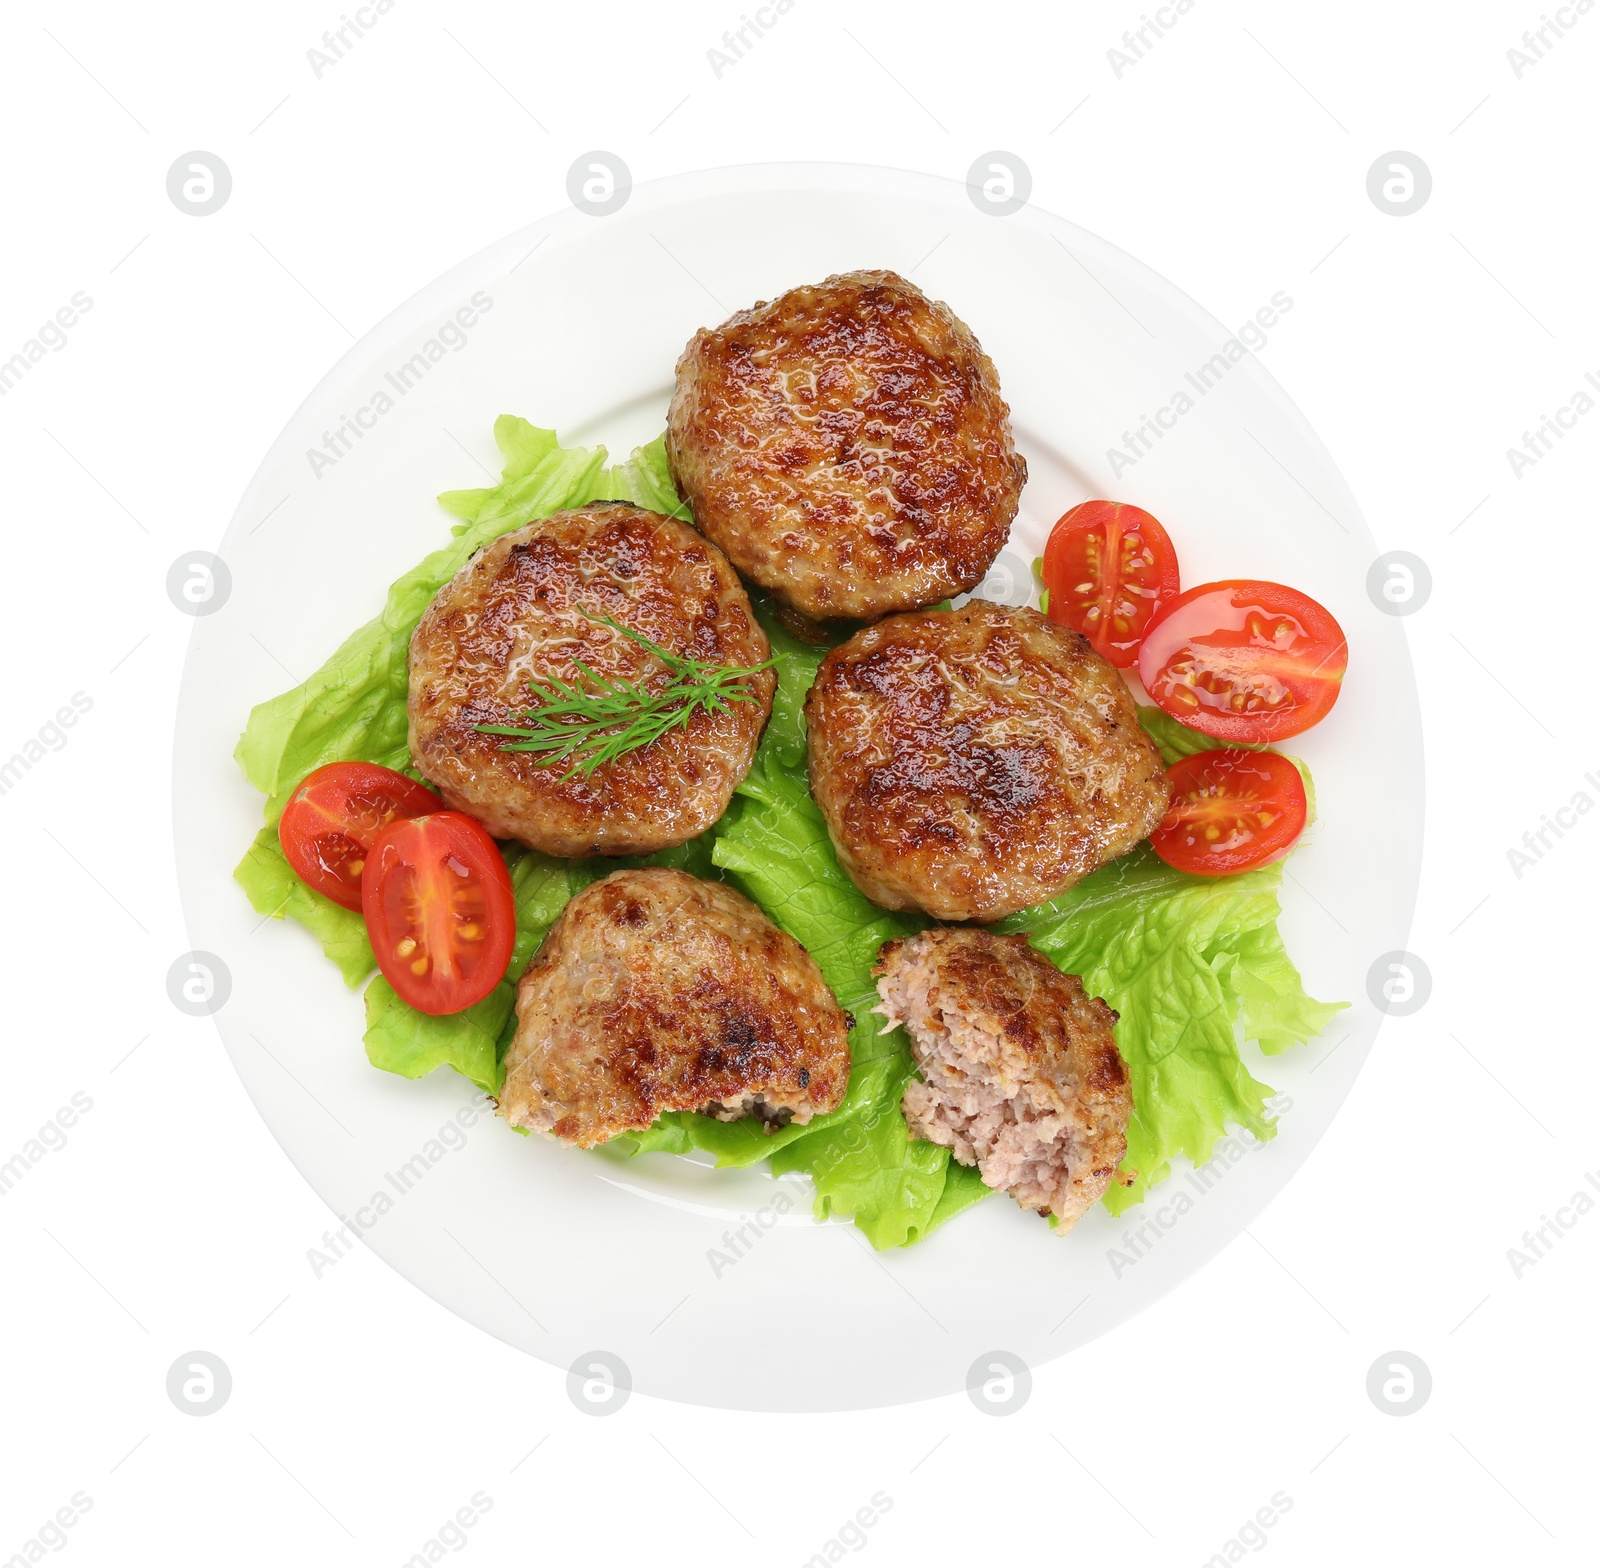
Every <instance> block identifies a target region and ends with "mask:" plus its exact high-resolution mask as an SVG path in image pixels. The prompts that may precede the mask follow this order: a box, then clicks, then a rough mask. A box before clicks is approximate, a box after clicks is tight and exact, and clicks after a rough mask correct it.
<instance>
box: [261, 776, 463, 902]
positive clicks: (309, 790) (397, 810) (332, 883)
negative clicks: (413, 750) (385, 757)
mask: <svg viewBox="0 0 1600 1568" xmlns="http://www.w3.org/2000/svg"><path fill="white" fill-rule="evenodd" d="M443 804H444V802H443V801H441V800H440V799H439V797H438V796H437V795H435V794H434V793H433V791H432V790H431V789H424V788H423V786H422V785H420V784H418V783H417V782H416V780H415V779H408V778H407V777H406V776H405V774H403V773H396V772H395V771H394V769H393V768H382V767H379V766H378V764H377V763H375V762H330V763H328V765H327V766H326V767H321V768H318V769H317V770H316V771H315V772H314V773H308V774H307V775H306V776H305V777H304V778H303V779H301V781H300V782H299V783H298V784H297V785H295V787H294V790H293V792H292V793H291V794H290V796H289V804H288V805H287V806H285V807H284V808H283V815H282V816H281V817H280V818H279V819H278V843H279V844H280V845H281V846H282V847H283V854H284V858H285V859H286V860H287V861H288V862H289V864H290V865H291V866H292V867H293V868H294V871H295V875H296V876H298V877H299V878H300V880H301V881H302V882H304V883H305V884H306V885H307V886H308V887H312V888H314V889H316V891H317V892H319V893H321V894H323V896H324V897H327V898H331V899H332V900H333V901H334V903H336V904H340V905H343V907H344V908H346V909H353V910H359V909H360V908H361V868H362V866H363V864H364V863H365V861H366V858H367V851H368V850H370V849H371V848H372V843H373V840H374V839H376V838H377V836H378V835H379V834H380V833H381V832H382V831H383V830H384V829H385V828H386V827H388V825H389V824H390V823H391V822H393V821H395V819H396V818H399V817H419V816H422V815H424V814H426V813H427V812H430V811H438V810H439V809H440V807H441V806H443Z"/></svg>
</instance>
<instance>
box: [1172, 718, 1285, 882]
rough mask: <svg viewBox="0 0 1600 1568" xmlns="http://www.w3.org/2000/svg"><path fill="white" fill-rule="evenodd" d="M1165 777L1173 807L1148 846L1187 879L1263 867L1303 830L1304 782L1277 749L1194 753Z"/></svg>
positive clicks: (1275, 858)
mask: <svg viewBox="0 0 1600 1568" xmlns="http://www.w3.org/2000/svg"><path fill="white" fill-rule="evenodd" d="M1167 778H1168V780H1169V781H1170V783H1171V784H1172V804H1171V805H1170V806H1169V807H1168V808H1167V814H1166V816H1165V817H1163V818H1162V819H1161V825H1160V826H1159V827H1158V828H1157V829H1156V830H1155V832H1154V833H1152V834H1151V835H1150V847H1151V848H1152V849H1153V850H1154V851H1155V852H1156V853H1157V854H1158V855H1159V856H1160V857H1161V858H1162V859H1163V860H1164V861H1166V863H1167V864H1168V865H1169V866H1171V867H1173V868H1174V869H1175V870H1178V871H1187V872H1188V873H1189V874H1190V875H1191V876H1197V877H1231V876H1235V875H1237V874H1238V873H1239V872H1241V871H1250V870H1253V869H1254V868H1255V867H1256V866H1264V865H1266V864H1267V863H1268V862H1269V861H1273V860H1277V859H1279V858H1281V857H1282V856H1284V855H1286V854H1288V852H1289V851H1290V849H1292V848H1293V847H1294V842H1295V840H1296V839H1297V838H1299V837H1300V834H1301V833H1302V832H1303V831H1304V829H1305V825H1306V787H1305V781H1304V780H1303V779H1302V778H1301V777H1300V770H1299V769H1298V768H1297V767H1295V765H1294V764H1293V763H1292V762H1290V761H1289V759H1288V758H1287V757H1284V756H1281V755H1279V753H1277V752H1275V751H1241V750H1238V749H1236V748H1231V747H1230V748H1227V749H1225V750H1221V751H1199V752H1196V753H1195V754H1194V755H1193V756H1192V757H1184V758H1182V759H1181V760H1180V761H1178V762H1176V763H1175V764H1174V765H1173V766H1172V767H1170V768H1168V769H1167ZM1264 819H1265V820H1264Z"/></svg>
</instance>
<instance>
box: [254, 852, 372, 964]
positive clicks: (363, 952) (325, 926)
mask: <svg viewBox="0 0 1600 1568" xmlns="http://www.w3.org/2000/svg"><path fill="white" fill-rule="evenodd" d="M233 875H234V880H235V881H237V882H238V883H239V885H240V886H241V887H242V888H243V889H244V891H245V896H246V897H247V898H248V899H249V900H250V907H251V908H252V909H254V910H255V912H256V913H257V914H258V915H264V916H266V917H267V918H268V919H271V920H282V919H283V918H284V917H285V916H288V918H289V919H291V920H296V921H298V922H299V923H300V924H301V925H303V926H304V927H305V928H306V930H308V931H309V932H310V933H311V934H312V936H314V937H315V938H316V939H317V940H318V941H319V942H320V943H321V944H322V951H323V953H324V954H325V955H326V956H327V957H328V958H331V959H332V960H333V962H334V963H335V964H337V965H338V966H339V973H340V974H342V975H343V976H344V983H345V984H346V985H347V986H349V987H350V989H351V990H352V991H353V990H355V988H356V987H357V986H359V985H360V984H361V982H362V981H363V980H365V979H366V978H367V976H368V975H370V974H371V973H372V971H373V969H374V968H375V967H376V965H375V964H374V962H373V957H372V944H371V943H370V942H369V941H368V940H367V923H366V921H364V920H363V919H362V918H361V916H360V914H359V913H358V912H356V911H355V910H352V909H343V908H341V907H340V906H339V905H338V904H336V903H334V901H333V900H332V899H331V898H324V897H323V896H322V894H320V893H313V892H312V891H311V889H310V888H309V887H307V886H306V885H305V883H304V882H302V881H301V880H300V878H299V877H297V876H296V875H295V874H294V872H293V870H292V869H291V868H290V866H289V862H288V861H287V860H285V859H284V856H283V850H282V849H281V848H280V847H279V844H278V829H277V827H276V826H273V825H269V826H267V827H264V828H262V830H261V831H260V832H259V833H258V834H256V837H255V842H254V843H253V844H251V846H250V848H249V850H248V851H247V852H246V854H245V857H244V859H243V860H241V861H240V862H239V865H238V869H237V870H235V872H234V873H233ZM264 923H265V922H263V924H264Z"/></svg>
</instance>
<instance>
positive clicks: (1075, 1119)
mask: <svg viewBox="0 0 1600 1568" xmlns="http://www.w3.org/2000/svg"><path fill="white" fill-rule="evenodd" d="M939 957H940V953H939V949H938V948H935V947H931V946H928V947H922V948H920V949H919V948H918V947H917V946H916V944H915V943H914V942H911V943H907V944H904V947H903V948H902V949H901V950H900V952H899V953H898V954H896V955H892V956H891V958H890V960H889V962H887V963H886V964H885V965H884V969H883V973H882V974H881V977H880V979H879V981H878V991H879V994H880V996H881V998H882V1003H883V1005H882V1006H881V1007H880V1008H878V1009H877V1011H878V1012H880V1013H882V1014H883V1015H884V1017H885V1018H886V1019H887V1020H888V1025H889V1026H890V1027H893V1026H895V1025H897V1024H903V1025H905V1026H906V1028H907V1030H908V1032H909V1033H910V1034H911V1037H912V1040H913V1042H914V1045H915V1049H916V1056H917V1062H918V1066H919V1067H920V1068H921V1073H922V1077H921V1078H920V1079H917V1078H913V1079H912V1080H911V1081H910V1082H909V1083H908V1084H907V1085H906V1089H905V1094H904V1097H903V1099H902V1102H901V1108H902V1110H903V1112H904V1114H905V1118H906V1123H907V1125H908V1127H909V1129H910V1131H911V1134H912V1136H913V1137H917V1138H925V1139H927V1140H928V1141H929V1142H930V1143H937V1144H941V1145H943V1146H944V1147H945V1148H947V1149H949V1150H950V1151H951V1153H952V1154H953V1155H954V1156H955V1158H956V1159H957V1160H959V1161H960V1162H961V1163H962V1164H963V1165H968V1166H972V1165H975V1166H977V1168H978V1172H979V1174H980V1175H981V1176H982V1177H983V1180H984V1182H985V1184H986V1185H988V1186H990V1187H992V1188H994V1189H995V1190H997V1191H1001V1192H1009V1193H1010V1195H1011V1196H1012V1197H1013V1198H1014V1199H1015V1200H1016V1201H1017V1203H1018V1204H1020V1205H1021V1206H1022V1207H1023V1208H1025V1209H1032V1210H1034V1211H1036V1212H1037V1213H1040V1214H1053V1215H1055V1216H1056V1220H1057V1226H1056V1229H1057V1233H1058V1234H1065V1233H1066V1232H1067V1231H1068V1230H1070V1229H1071V1228H1072V1226H1073V1225H1074V1224H1075V1223H1076V1222H1077V1220H1078V1219H1079V1218H1081V1217H1082V1215H1083V1214H1085V1213H1086V1212H1087V1211H1088V1209H1089V1208H1090V1207H1092V1206H1093V1204H1095V1203H1096V1202H1098V1201H1099V1199H1100V1198H1101V1196H1102V1195H1103V1194H1104V1192H1105V1190H1106V1187H1107V1186H1108V1185H1109V1183H1110V1180H1111V1174H1112V1172H1111V1169H1108V1168H1107V1165H1106V1159H1107V1155H1106V1142H1105V1134H1106V1132H1107V1130H1108V1129H1107V1128H1106V1127H1105V1126H1104V1125H1103V1124H1102V1121H1101V1118H1099V1117H1097V1116H1096V1115H1095V1114H1094V1113H1093V1112H1092V1111H1091V1110H1090V1109H1089V1108H1088V1107H1087V1106H1083V1105H1078V1104H1074V1103H1072V1102H1070V1101H1069V1102H1068V1103H1067V1104H1066V1105H1065V1106H1064V1107H1063V1106H1062V1105H1061V1103H1060V1102H1061V1095H1060V1092H1059V1085H1056V1086H1050V1087H1049V1088H1046V1087H1045V1086H1043V1085H1041V1084H1040V1083H1039V1082H1038V1081H1037V1080H1036V1079H1033V1078H1030V1077H1029V1075H1028V1074H1027V1073H1026V1072H1025V1071H1018V1070H1017V1062H1016V1053H1015V1051H1013V1050H1009V1049H1008V1048H1007V1041H1006V1037H1005V1031H1004V1026H1003V1020H1001V1019H1000V1018H999V1017H997V1016H995V1015H993V1014H986V1013H985V1011H984V1010H983V1009H981V1008H980V1009H972V1010H966V1009H962V1008H960V1007H959V1006H957V1007H951V1006H948V1005H941V1000H940V998H939V996H938V992H939V990H940V987H939V985H938V983H937V982H938V967H939ZM1113 1016H1114V1015H1113ZM1041 1091H1043V1092H1041ZM1052 1101H1055V1102H1057V1103H1055V1104H1052V1103H1051V1102H1052ZM1121 1141H1122V1140H1121V1138H1120V1137H1117V1138H1116V1142H1117V1143H1121ZM1116 1153H1117V1158H1120V1154H1121V1149H1120V1148H1119V1149H1117V1151H1116ZM1115 1164H1116V1160H1115V1159H1113V1160H1112V1161H1111V1166H1112V1168H1114V1166H1115ZM1127 1179H1129V1180H1131V1179H1132V1178H1131V1177H1129V1178H1127Z"/></svg>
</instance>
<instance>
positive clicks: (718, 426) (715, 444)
mask: <svg viewBox="0 0 1600 1568" xmlns="http://www.w3.org/2000/svg"><path fill="white" fill-rule="evenodd" d="M667 453H668V456H669V458H670V459H671V462H672V470H673V474H674V475H675V477H676V479H677V482H678V488H679V490H680V491H681V492H682V493H683V495H684V497H685V498H686V499H687V500H688V502H689V504H690V506H691V507H692V508H693V510H694V516H695V523H696V526H697V527H699V528H700V529H701V531H702V532H703V533H705V535H706V536H707V538H709V539H712V540H714V541H715V542H716V543H717V544H718V545H720V546H721V547H722V548H723V549H724V550H725V551H726V552H727V554H728V558H729V559H730V560H731V561H732V562H733V564H734V565H735V566H736V567H738V569H739V570H740V571H741V572H742V573H743V574H744V575H745V576H746V577H748V578H750V579H751V580H752V581H753V582H756V583H759V584H760V585H761V586H762V587H763V588H766V589H768V590H769V591H770V592H771V593H773V594H774V595H775V596H776V597H777V598H778V599H779V600H780V601H782V602H783V603H784V604H786V605H787V606H789V607H790V608H791V609H792V610H795V611H797V612H799V614H800V615H802V616H805V617H808V618H809V619H811V620H813V621H820V620H828V619H834V618H843V619H851V620H875V619H876V618H877V617H878V616H880V615H888V614H891V613H892V612H894V611H897V610H911V609H917V608H920V607H921V606H922V605H925V604H933V603H936V602H937V601H938V600H940V599H944V598H947V597H949V596H950V595H952V594H957V593H962V592H964V591H965V590H967V589H969V588H971V587H973V586H974V585H976V584H977V583H979V582H981V581H982V579H983V577H984V574H985V573H986V572H987V571H988V570H989V567H990V565H991V564H992V563H993V561H994V558H995V556H996V555H998V554H999V552H1000V547H1001V546H1002V545H1003V544H1004V543H1005V541H1006V535H1007V534H1008V533H1009V531H1010V528H1011V522H1012V519H1013V518H1014V517H1015V516H1016V515H1017V500H1018V496H1019V495H1020V494H1021V491H1022V485H1023V481H1024V480H1025V479H1026V478H1027V473H1028V469H1027V464H1026V463H1025V462H1024V461H1023V459H1022V458H1021V457H1019V456H1018V455H1017V452H1016V449H1015V447H1014V446H1013V445H1012V441H1011V425H1010V419H1009V410H1008V409H1007V407H1006V405H1005V403H1004V401H1003V400H1002V399H1001V396H1000V384H999V381H998V379H997V377H996V375H995V370H994V366H993V365H992V364H991V363H990V361H989V357H988V356H987V355H986V354H985V353H984V352H983V350H982V348H981V347H979V345H978V340H977V339H976V338H975V337H974V336H973V335H972V333H971V332H970V331H969V330H968V328H967V327H966V326H964V325H963V324H962V323H961V322H960V321H958V320H957V319H956V317H955V314H954V313H953V312H952V311H951V310H950V308H949V307H948V306H947V305H944V304H942V303H940V302H939V301H936V300H930V299H928V298H927V296H926V295H924V294H923V292H922V291H921V290H920V289H919V288H917V287H916V286H915V285H914V284H911V283H908V282H906V280H905V279H904V278H901V277H898V276H897V275H896V274H894V273H892V272H846V273H841V274H839V275H838V276H836V277H831V278H829V279H828V280H827V281H826V282H825V283H822V284H817V285H811V286H807V287H804V288H796V289H790V290H789V292H788V293H787V294H784V295H781V296H780V297H779V298H777V299H775V300H773V301H771V302H770V303H765V302H763V303H760V304H757V305H755V306H753V307H752V308H751V309H749V310H741V311H739V312H738V313H737V314H736V315H734V316H731V317H730V318H729V319H728V320H727V321H725V322H724V323H723V324H722V325H721V326H720V327H716V328H711V329H702V330H701V331H699V332H697V333H696V334H695V335H694V337H693V338H692V339H691V340H690V342H689V345H688V347H687V348H686V349H684V351H683V355H682V357H681V358H680V359H679V360H678V374H677V385H676V387H675V388H674V390H673V394H672V405H671V408H670V409H669V410H668V413H667Z"/></svg>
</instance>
